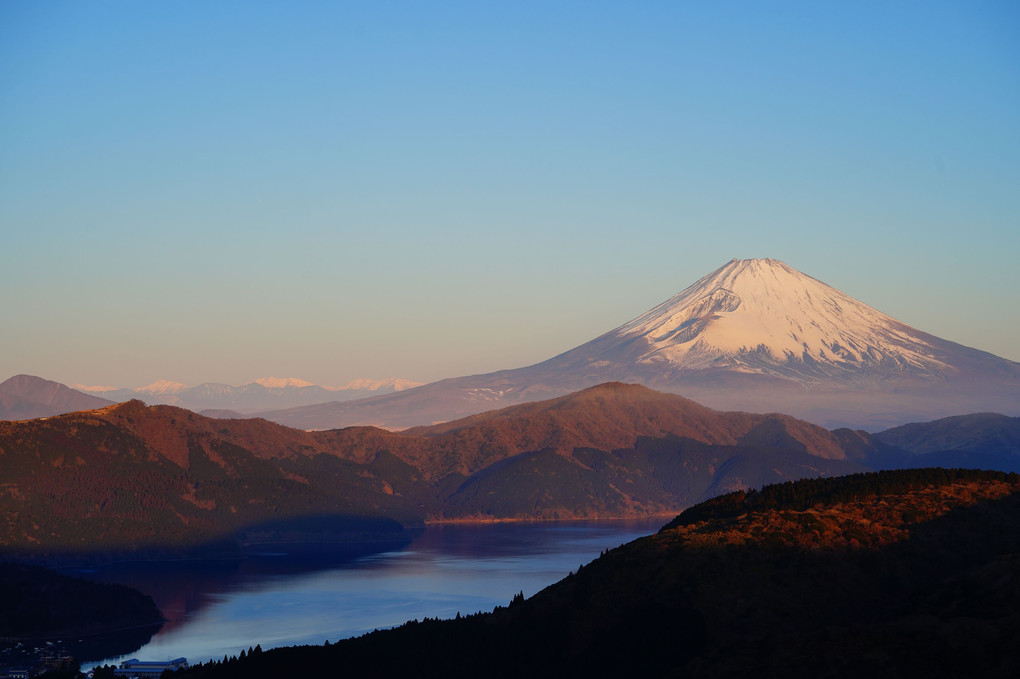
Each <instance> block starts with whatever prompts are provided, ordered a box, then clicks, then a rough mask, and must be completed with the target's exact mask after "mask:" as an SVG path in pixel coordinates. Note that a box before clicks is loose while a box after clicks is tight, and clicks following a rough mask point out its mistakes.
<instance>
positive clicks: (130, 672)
mask: <svg viewBox="0 0 1020 679" xmlns="http://www.w3.org/2000/svg"><path fill="white" fill-rule="evenodd" d="M186 669H188V661H187V659H186V658H177V659H176V660H166V661H164V662H160V661H144V660H139V659H138V658H131V660H125V661H124V662H122V663H121V664H120V666H119V667H118V668H117V669H115V670H114V671H113V673H114V674H116V675H117V676H118V677H139V678H141V677H158V676H160V675H161V674H163V672H164V671H166V670H186Z"/></svg>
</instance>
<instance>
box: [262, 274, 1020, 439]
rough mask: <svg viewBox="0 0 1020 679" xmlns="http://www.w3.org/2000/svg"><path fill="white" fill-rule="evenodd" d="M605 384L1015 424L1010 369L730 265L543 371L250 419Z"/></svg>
mask: <svg viewBox="0 0 1020 679" xmlns="http://www.w3.org/2000/svg"><path fill="white" fill-rule="evenodd" d="M609 381H617V382H634V383H638V384H643V385H645V386H648V387H652V388H653V389H657V390H660V391H666V392H672V393H678V394H682V395H683V396H686V397H688V398H691V399H694V400H696V401H699V402H701V403H703V404H705V405H708V406H710V407H712V408H717V409H724V410H747V411H752V412H775V411H781V412H784V413H788V414H792V415H795V416H797V417H800V418H803V419H806V420H809V421H812V422H815V423H818V424H823V425H825V426H829V427H838V426H852V427H859V428H868V429H880V428H885V427H889V426H895V425H898V424H903V423H905V422H910V421H916V420H929V419H934V418H938V417H945V416H949V415H957V414H961V413H969V412H975V411H985V410H990V411H996V412H1002V413H1006V414H1011V415H1016V414H1020V364H1018V363H1015V362H1013V361H1009V360H1006V359H1004V358H1000V357H998V356H995V355H993V354H989V353H987V352H984V351H979V350H977V349H972V348H969V347H965V346H963V345H960V344H956V343H954V342H950V341H947V340H943V339H940V338H938V337H935V336H934V335H930V334H927V333H925V332H921V331H920V330H916V329H914V328H912V327H910V326H909V325H907V324H905V323H902V322H900V321H898V320H896V319H894V318H892V317H890V316H887V315H886V314H883V313H882V312H880V311H878V310H876V309H874V308H872V307H870V306H868V305H866V304H864V303H862V302H860V301H858V300H856V299H854V298H853V297H850V296H849V295H847V294H845V293H843V292H840V291H839V290H837V289H835V288H833V287H831V286H829V285H826V284H825V283H823V282H821V281H819V280H817V279H815V278H812V277H811V276H808V275H806V274H803V273H801V272H799V271H797V270H796V269H794V268H792V267H790V266H789V265H787V264H785V263H783V262H781V261H779V260H774V259H745V260H737V259H734V260H731V261H730V262H727V263H726V264H724V265H723V266H722V267H720V268H719V269H717V270H715V271H713V272H712V273H710V274H708V275H707V276H704V277H703V278H701V279H700V280H698V281H696V282H695V283H694V284H693V285H691V286H690V287H688V288H686V289H685V290H683V291H682V292H680V293H679V294H677V295H676V296H674V297H672V298H671V299H668V300H666V301H665V302H663V303H662V304H660V305H658V306H657V307H655V308H654V309H652V310H650V311H648V312H647V313H645V314H643V315H641V316H639V317H637V318H635V319H634V320H632V321H630V322H629V323H626V324H624V325H622V326H620V327H618V328H616V329H614V330H611V331H610V332H607V333H605V334H604V335H602V336H600V337H597V338H595V339H593V340H592V341H590V342H587V343H586V344H583V345H581V346H579V347H576V348H574V349H571V350H570V351H567V352H565V353H563V354H560V355H558V356H556V357H554V358H551V359H549V360H547V361H543V362H542V363H538V364H535V365H532V366H528V367H524V368H519V369H515V370H504V371H500V372H495V373H489V374H486V375H474V376H469V377H460V378H453V379H447V380H442V381H440V382H434V383H432V384H428V385H425V386H422V387H418V388H415V389H409V390H406V391H403V392H400V393H396V394H391V395H386V396H379V397H375V398H368V399H362V400H358V401H349V402H347V403H323V404H318V405H310V406H304V407H301V408H293V409H289V410H284V411H273V412H267V413H263V416H265V417H267V418H269V419H273V420H275V421H277V422H280V423H282V424H287V425H290V426H295V427H301V428H309V429H310V428H332V427H339V426H347V425H351V424H376V425H380V426H385V427H391V428H395V427H407V426H414V425H417V424H427V423H432V422H437V421H442V420H448V419H453V418H456V417H462V416H465V415H469V414H473V413H477V412H481V411H482V410H488V409H492V408H498V407H501V406H502V405H512V404H514V403H520V402H525V401H533V400H538V399H544V398H550V397H553V396H557V395H561V394H565V393H568V392H571V391H575V390H578V389H583V388H586V387H589V386H592V385H595V384H599V383H602V382H609Z"/></svg>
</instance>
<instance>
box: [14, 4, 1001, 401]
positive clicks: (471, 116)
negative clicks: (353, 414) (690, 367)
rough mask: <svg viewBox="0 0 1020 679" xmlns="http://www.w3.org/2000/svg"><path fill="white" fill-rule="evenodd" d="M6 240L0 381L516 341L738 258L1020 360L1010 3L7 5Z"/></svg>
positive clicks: (578, 338)
mask: <svg viewBox="0 0 1020 679" xmlns="http://www.w3.org/2000/svg"><path fill="white" fill-rule="evenodd" d="M0 234H2V240H0V285H2V297H0V380H2V379H6V378H7V377H9V376H11V375H14V374H17V373H29V374H33V375H39V376H41V377H45V378H48V379H53V380H57V381H60V382H64V383H66V384H74V383H82V384H88V385H109V386H123V387H138V386H142V385H145V384H148V383H149V382H152V381H155V380H159V379H167V380H174V381H178V382H183V383H185V384H189V385H193V384H198V383H201V382H224V383H229V384H242V383H245V382H249V381H251V380H253V379H256V378H259V377H266V376H276V377H298V378H301V379H305V380H309V381H312V382H316V383H319V384H326V385H339V384H343V383H345V382H347V381H348V380H351V379H354V378H360V377H375V378H381V377H388V376H394V377H403V378H408V379H414V380H419V381H432V380H436V379H440V378H443V377H454V376H460V375H466V374H473V373H481V372H488V371H492V370H498V369H503V368H515V367H520V366H524V365H528V364H531V363H535V362H537V361H540V360H544V359H546V358H549V357H551V356H553V355H555V354H558V353H560V352H562V351H565V350H567V349H570V348H572V347H574V346H576V345H578V344H581V343H583V342H585V341H587V340H589V339H592V338H594V337H595V336H597V335H599V334H601V333H603V332H606V331H608V330H610V329H612V328H614V327H616V326H618V325H620V324H622V323H624V322H626V321H628V320H630V319H632V318H634V317H636V316H638V315H640V314H642V313H643V312H645V311H646V310H648V309H649V308H651V307H653V306H655V305H656V304H658V303H659V302H662V301H663V300H665V299H667V298H668V297H670V296H672V295H673V294H675V293H677V292H679V291H680V290H681V289H683V288H685V287H687V286H688V285H690V284H691V283H693V282H694V281H695V280H696V279H698V278H700V277H701V276H703V275H705V274H707V273H708V272H710V271H712V270H714V269H716V268H718V267H719V266H721V265H722V264H724V263H725V262H726V261H728V260H729V259H731V258H734V257H736V258H748V257H774V258H777V259H781V260H783V261H785V262H787V263H788V264H790V265H791V266H793V267H795V268H797V269H799V270H801V271H803V272H804V273H807V274H809V275H811V276H814V277H815V278H818V279H820V280H822V281H824V282H826V283H829V284H830V285H833V286H835V287H837V288H839V289H841V290H843V291H844V292H846V293H847V294H850V295H852V296H854V297H856V298H858V299H860V300H861V301H863V302H865V303H867V304H870V305H871V306H874V307H876V308H877V309H879V310H881V311H883V312H885V313H887V314H890V315H892V316H894V317H896V318H898V319H900V320H902V321H904V322H906V323H908V324H910V325H913V326H914V327H917V328H919V329H921V330H924V331H927V332H930V333H932V334H935V335H938V336H940V337H943V338H945V339H949V340H953V341H956V342H960V343H962V344H966V345H968V346H973V347H977V348H979V349H983V350H986V351H991V352H992V353H995V354H998V355H1000V356H1004V357H1006V358H1010V359H1012V360H1015V361H1020V302H1018V293H1020V262H1018V259H1020V5H1018V4H1017V3H1015V2H1008V1H1005V2H982V1H980V0H976V1H975V0H969V1H961V2H939V1H931V2H847V3H819V2H766V3H759V2H726V1H721V2H636V3H608V2H513V3H507V2H501V3H495V2H493V3H489V2H434V3H433V2H427V3H420V2H385V1H383V2H365V3H346V2H301V1H297V2H278V3H267V2H198V1H189V0H177V1H174V2H168V1H167V2H126V1H125V2H101V1H97V2H47V1H45V0H43V1H31V2H29V1H18V0H9V1H7V2H3V3H0Z"/></svg>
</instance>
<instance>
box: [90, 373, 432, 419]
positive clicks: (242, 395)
mask: <svg viewBox="0 0 1020 679" xmlns="http://www.w3.org/2000/svg"><path fill="white" fill-rule="evenodd" d="M418 386H421V382H413V381H411V380H405V379H401V378H395V377H390V378H386V379H381V380H373V379H367V378H363V379H357V380H352V381H351V382H349V383H347V384H345V385H343V386H341V387H324V386H321V385H318V384H313V383H311V382H307V381H305V380H301V379H297V378H294V377H282V378H281V377H261V378H259V379H257V380H253V381H251V382H248V383H246V384H242V385H240V386H232V385H229V384H220V383H217V382H206V383H204V384H199V385H197V386H194V387H189V386H187V385H184V384H181V383H180V382H173V381H170V380H159V381H157V382H153V383H152V384H149V385H147V386H144V387H139V388H138V389H118V388H113V387H89V386H84V385H75V388H77V389H78V390H80V391H82V392H84V393H87V394H92V395H96V396H102V397H103V398H105V399H112V400H114V401H117V402H123V401H130V400H132V399H139V400H142V401H145V402H146V403H150V404H153V405H155V404H162V405H176V406H180V407H181V408H187V409H188V410H194V411H195V412H200V411H202V410H232V411H235V412H239V413H252V412H255V411H259V410H265V409H268V408H291V407H297V406H302V405H310V404H315V403H323V402H327V401H330V402H332V401H347V400H353V399H360V398H367V397H370V396H376V395H380V394H391V393H395V392H399V391H403V390H404V389H411V388H413V387H418Z"/></svg>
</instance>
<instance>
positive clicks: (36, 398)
mask: <svg viewBox="0 0 1020 679" xmlns="http://www.w3.org/2000/svg"><path fill="white" fill-rule="evenodd" d="M111 403H113V401H111V400H109V399H106V398H100V397H98V396H94V395H92V394H85V393H82V392H80V391H77V390H74V389H71V388H69V387H67V386H65V385H63V384H60V383H59V382H53V381H51V380H44V379H42V378H41V377H34V376H32V375H15V376H14V377H11V378H9V379H7V380H5V381H4V382H2V383H0V420H30V419H33V418H36V417H49V416H51V415H60V414H62V413H69V412H74V411H75V410H89V409H92V408H102V407H103V406H107V405H110V404H111Z"/></svg>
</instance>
